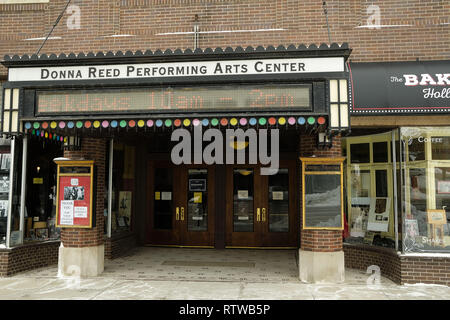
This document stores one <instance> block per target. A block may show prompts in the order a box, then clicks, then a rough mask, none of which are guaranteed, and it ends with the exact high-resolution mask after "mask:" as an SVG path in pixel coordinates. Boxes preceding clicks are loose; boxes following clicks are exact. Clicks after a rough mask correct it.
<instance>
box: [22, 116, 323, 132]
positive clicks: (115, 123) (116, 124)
mask: <svg viewBox="0 0 450 320" xmlns="http://www.w3.org/2000/svg"><path fill="white" fill-rule="evenodd" d="M316 122H317V123H318V124H320V125H322V124H325V122H326V119H325V118H324V117H318V118H317V119H316V118H315V117H308V118H305V117H298V118H295V117H288V118H285V117H279V118H275V117H270V118H264V117H261V118H250V119H247V118H239V119H238V118H231V119H228V118H221V119H218V118H212V119H206V118H205V119H202V120H200V119H192V120H191V119H183V120H182V119H175V120H172V119H165V120H162V119H157V120H152V119H149V120H111V121H108V120H103V121H99V120H94V121H89V120H88V121H76V122H74V121H67V122H66V121H59V122H56V121H52V122H50V123H49V122H42V123H39V122H33V123H31V122H26V123H25V129H26V130H30V129H35V130H37V129H44V130H47V129H49V128H51V129H57V128H59V129H65V128H68V129H74V128H77V129H81V128H86V129H89V128H96V129H97V128H100V127H101V128H105V129H106V128H109V127H111V128H126V127H129V128H135V127H138V128H143V127H145V126H147V127H149V128H151V127H158V128H159V127H163V126H165V127H171V126H175V127H181V126H184V127H189V126H190V125H193V126H194V127H196V126H199V125H202V126H204V127H206V126H209V125H211V126H213V127H216V126H218V125H219V124H220V125H221V126H227V125H230V126H237V125H238V124H239V125H241V126H246V125H247V124H248V125H250V126H255V125H257V124H259V125H261V126H264V125H267V124H268V125H271V126H274V125H277V124H278V125H286V124H288V125H295V124H299V125H305V124H309V125H313V124H315V123H316Z"/></svg>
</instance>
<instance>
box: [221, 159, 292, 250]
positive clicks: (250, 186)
mask: <svg viewBox="0 0 450 320" xmlns="http://www.w3.org/2000/svg"><path fill="white" fill-rule="evenodd" d="M280 165H281V166H280V169H279V171H278V173H277V174H275V175H271V176H262V175H260V168H259V167H258V166H233V167H231V166H230V168H228V169H227V207H226V214H227V221H226V225H227V234H226V245H227V246H231V247H296V246H297V239H298V232H299V230H298V220H297V214H296V212H297V211H296V203H297V202H296V193H295V192H294V190H296V188H295V183H296V180H295V177H296V176H297V172H296V165H295V161H282V162H281V163H280Z"/></svg>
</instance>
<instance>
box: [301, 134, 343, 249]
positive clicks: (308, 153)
mask: <svg viewBox="0 0 450 320" xmlns="http://www.w3.org/2000/svg"><path fill="white" fill-rule="evenodd" d="M316 139H317V137H316V136H315V135H301V136H300V156H302V157H312V156H316V157H324V158H333V157H340V156H341V155H342V151H341V137H340V136H336V137H333V145H332V147H331V148H325V149H317V142H316ZM302 188H303V186H302ZM301 201H302V199H300V207H302V203H301ZM302 218H303V214H302V215H301V217H300V220H301V221H300V225H301V226H303V221H302ZM300 236H301V238H300V248H301V249H302V250H305V251H314V252H336V251H342V250H343V248H342V246H343V244H342V242H343V240H342V231H340V230H304V229H302V230H301V232H300Z"/></svg>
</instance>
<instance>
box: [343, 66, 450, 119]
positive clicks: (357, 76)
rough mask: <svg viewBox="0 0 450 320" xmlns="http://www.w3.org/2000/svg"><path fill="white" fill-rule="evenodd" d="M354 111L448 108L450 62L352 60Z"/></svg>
mask: <svg viewBox="0 0 450 320" xmlns="http://www.w3.org/2000/svg"><path fill="white" fill-rule="evenodd" d="M350 68H351V79H352V86H353V99H354V101H353V102H354V103H353V107H352V109H351V113H353V114H374V113H385V114H388V113H404V114H409V113H431V112H448V111H449V109H450V61H416V62H386V63H351V64H350Z"/></svg>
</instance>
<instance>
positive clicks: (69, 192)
mask: <svg viewBox="0 0 450 320" xmlns="http://www.w3.org/2000/svg"><path fill="white" fill-rule="evenodd" d="M64 200H84V187H70V186H69V187H64Z"/></svg>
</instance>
